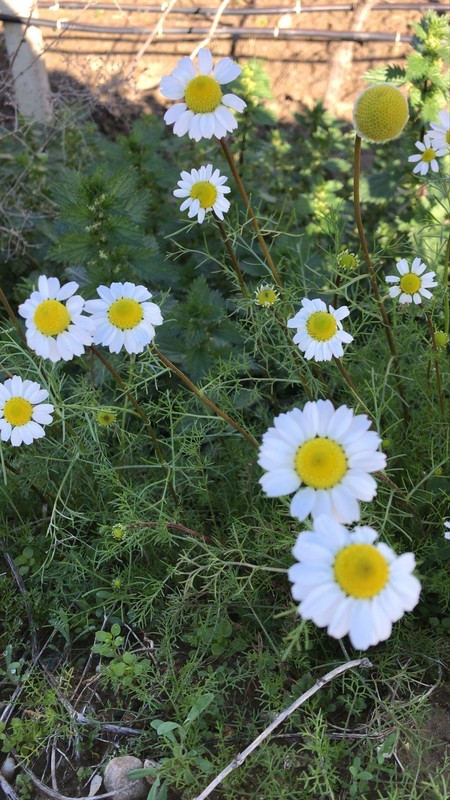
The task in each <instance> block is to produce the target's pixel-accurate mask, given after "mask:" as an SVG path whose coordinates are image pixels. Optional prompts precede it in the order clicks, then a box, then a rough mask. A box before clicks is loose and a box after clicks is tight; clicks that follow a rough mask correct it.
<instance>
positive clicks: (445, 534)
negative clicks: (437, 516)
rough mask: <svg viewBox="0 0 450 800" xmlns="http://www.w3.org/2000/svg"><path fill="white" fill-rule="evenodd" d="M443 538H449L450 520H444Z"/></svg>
mask: <svg viewBox="0 0 450 800" xmlns="http://www.w3.org/2000/svg"><path fill="white" fill-rule="evenodd" d="M444 528H445V531H444V539H450V522H444Z"/></svg>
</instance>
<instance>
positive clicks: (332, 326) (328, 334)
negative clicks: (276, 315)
mask: <svg viewBox="0 0 450 800" xmlns="http://www.w3.org/2000/svg"><path fill="white" fill-rule="evenodd" d="M302 306H303V308H302V309H301V310H300V311H299V312H298V313H297V314H296V315H295V317H292V318H291V319H288V321H287V326H288V328H297V333H296V334H295V336H294V342H295V344H298V346H299V348H300V350H301V351H302V352H303V353H304V354H305V358H306V359H307V360H310V359H311V358H313V359H314V361H330V360H331V358H332V357H333V356H335V357H336V358H340V357H341V356H342V355H343V354H344V350H343V348H342V344H343V343H344V344H348V343H349V342H352V341H353V336H350V334H349V333H346V332H345V331H344V330H343V328H342V322H341V320H343V319H345V317H348V315H349V314H350V311H349V309H348V308H347V306H341V308H338V309H336V310H335V309H334V308H333V306H328V311H327V306H326V304H325V303H324V302H323V300H308V299H307V298H306V297H305V298H304V299H303V300H302Z"/></svg>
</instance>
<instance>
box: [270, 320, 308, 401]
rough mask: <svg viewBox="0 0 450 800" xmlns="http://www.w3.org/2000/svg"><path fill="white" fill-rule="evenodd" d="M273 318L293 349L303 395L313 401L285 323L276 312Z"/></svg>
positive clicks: (300, 360)
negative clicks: (303, 391)
mask: <svg viewBox="0 0 450 800" xmlns="http://www.w3.org/2000/svg"><path fill="white" fill-rule="evenodd" d="M274 316H275V319H276V320H277V322H278V324H279V325H280V327H281V329H282V331H283V333H284V336H285V338H286V340H287V341H288V343H289V346H290V347H291V348H293V350H292V352H293V354H294V360H295V361H296V364H297V368H298V372H299V375H300V382H301V384H302V386H303V388H304V390H305V394H306V396H307V398H308V400H313V399H314V398H313V393H312V391H311V389H310V388H309V386H308V384H307V382H306V375H305V373H304V371H303V364H302V359H301V355H300V352H299V350H298V347H297V345H296V344H295V342H293V341H292V339H291V337H290V336H289V332H288V329H287V327H286V323H285V322H284V321H283V320H282V319H281V317H280V316H278V314H277V312H276V311H275V312H274Z"/></svg>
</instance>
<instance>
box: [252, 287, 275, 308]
mask: <svg viewBox="0 0 450 800" xmlns="http://www.w3.org/2000/svg"><path fill="white" fill-rule="evenodd" d="M279 299H280V293H279V292H277V290H276V288H275V286H274V285H273V284H272V283H261V284H260V285H259V286H258V287H257V289H255V303H256V305H258V306H262V307H263V308H271V307H272V306H274V305H275V303H276V302H277V301H278V300H279Z"/></svg>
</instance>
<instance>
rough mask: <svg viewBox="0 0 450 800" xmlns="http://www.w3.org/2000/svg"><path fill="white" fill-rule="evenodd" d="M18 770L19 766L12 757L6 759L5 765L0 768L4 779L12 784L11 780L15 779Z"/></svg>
mask: <svg viewBox="0 0 450 800" xmlns="http://www.w3.org/2000/svg"><path fill="white" fill-rule="evenodd" d="M16 769H17V764H16V762H15V761H14V759H13V758H12V757H11V756H7V758H5V760H4V762H3V764H2V765H1V767H0V772H1V773H2V775H3V777H4V778H5V779H6V780H7V781H9V782H11V779H12V778H13V777H14V773H15V771H16Z"/></svg>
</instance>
